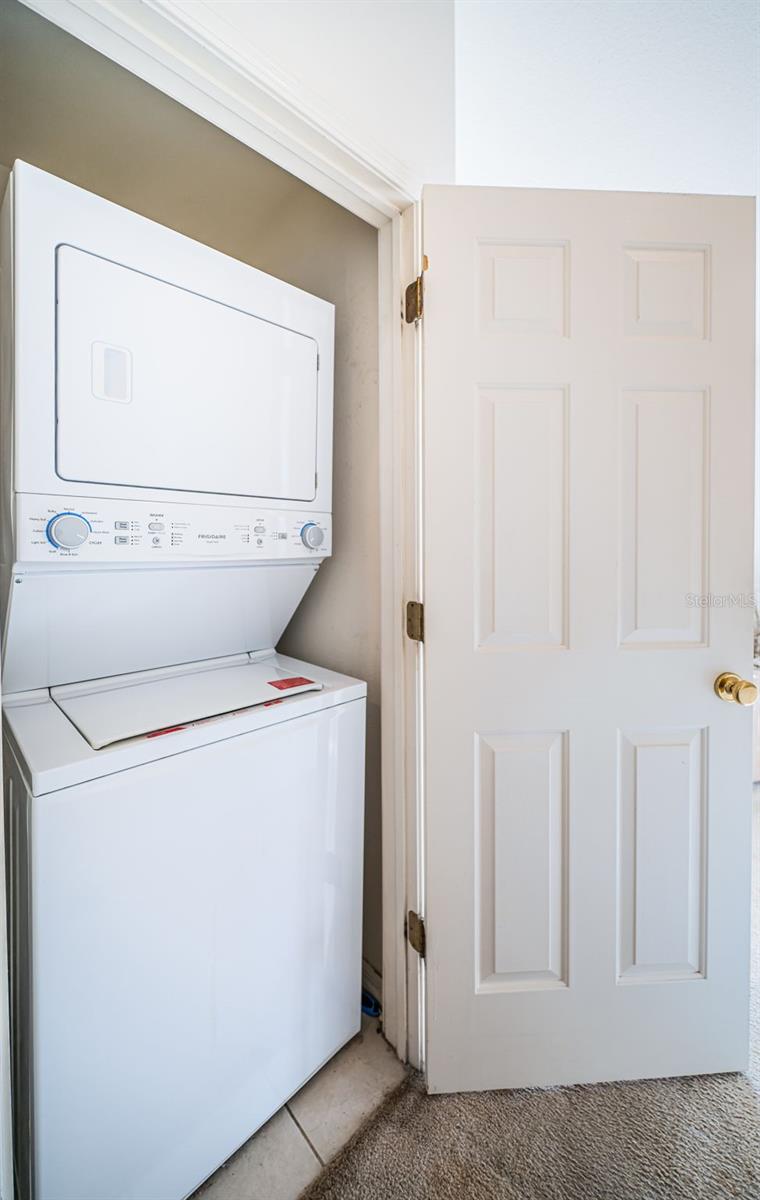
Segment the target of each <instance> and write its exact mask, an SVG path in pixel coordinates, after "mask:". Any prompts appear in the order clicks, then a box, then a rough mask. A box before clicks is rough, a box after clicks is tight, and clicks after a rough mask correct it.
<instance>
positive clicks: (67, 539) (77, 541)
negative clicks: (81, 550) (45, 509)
mask: <svg viewBox="0 0 760 1200" xmlns="http://www.w3.org/2000/svg"><path fill="white" fill-rule="evenodd" d="M45 532H46V533H47V537H48V541H49V542H51V543H52V545H54V546H55V547H56V548H57V549H59V550H76V549H78V547H79V546H83V545H84V543H85V542H86V541H87V539H88V537H89V536H90V534H91V533H92V526H91V525H90V522H89V521H88V520H87V518H86V517H80V515H79V513H71V512H66V513H58V514H57V515H56V516H55V517H52V518H51V520H49V521H48V523H47V529H46V531H45Z"/></svg>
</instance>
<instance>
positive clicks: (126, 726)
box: [4, 656, 365, 1200]
mask: <svg viewBox="0 0 760 1200" xmlns="http://www.w3.org/2000/svg"><path fill="white" fill-rule="evenodd" d="M150 674H152V673H146V675H150ZM155 674H156V675H157V676H158V678H156V679H155V680H150V679H148V678H146V676H145V675H144V676H143V677H142V678H141V679H139V680H138V681H137V682H135V683H130V682H129V681H127V680H124V679H122V680H119V681H114V684H113V686H112V687H111V688H110V689H109V688H108V687H107V686H100V687H98V688H97V689H95V690H90V692H89V693H86V694H84V695H83V694H81V693H79V694H77V693H74V695H71V694H69V695H67V696H65V697H63V698H62V699H61V701H60V703H61V704H64V705H67V706H68V707H69V712H70V714H71V716H73V717H74V718H76V720H77V721H78V722H79V724H80V726H81V729H82V730H83V731H85V732H90V730H95V734H94V735H92V734H91V736H93V740H94V741H97V740H99V739H101V738H102V736H103V730H104V729H106V730H108V733H107V735H106V736H109V737H111V738H114V739H117V740H115V741H114V742H113V743H111V744H110V745H109V746H108V747H107V748H103V749H100V750H95V749H93V747H92V746H91V745H90V742H89V741H88V740H87V737H86V736H85V733H84V732H80V730H79V729H78V728H77V726H76V725H75V724H74V722H73V721H72V719H71V717H70V716H69V715H67V714H66V712H64V711H63V709H62V708H61V707H60V704H59V703H56V700H55V699H54V698H52V697H51V695H50V694H49V693H41V694H39V695H37V696H33V697H29V696H26V697H24V698H23V699H20V700H19V701H18V702H17V703H13V702H11V703H10V704H9V705H8V706H7V707H6V731H7V732H6V743H5V755H4V788H5V796H6V803H7V804H8V805H9V829H10V844H9V847H8V859H9V863H10V870H11V876H12V878H11V885H12V886H11V897H12V900H11V904H12V907H11V914H10V926H11V930H12V946H11V951H12V953H11V959H12V962H13V964H14V968H13V977H12V996H13V1003H14V1009H15V1015H16V1017H17V1018H21V1017H22V1014H26V1017H25V1019H23V1020H21V1019H19V1020H17V1021H16V1022H15V1029H16V1031H17V1042H16V1046H15V1050H16V1056H15V1067H16V1070H15V1072H14V1076H15V1078H14V1084H15V1101H16V1106H17V1113H16V1118H17V1122H18V1123H24V1124H26V1123H28V1124H29V1126H30V1133H31V1135H32V1138H31V1139H30V1140H28V1141H26V1142H21V1143H19V1145H18V1146H17V1170H18V1174H19V1179H20V1181H21V1183H22V1188H23V1187H24V1186H25V1181H26V1184H27V1185H30V1184H31V1183H32V1182H33V1185H34V1190H35V1192H36V1195H38V1196H40V1197H45V1198H47V1200H148V1198H150V1200H175V1198H177V1197H182V1196H185V1195H187V1194H189V1193H190V1192H192V1191H193V1190H194V1189H195V1188H196V1187H197V1186H198V1184H199V1183H200V1182H201V1181H202V1180H203V1179H204V1178H205V1177H206V1176H207V1175H209V1174H210V1173H211V1172H212V1171H213V1170H214V1169H215V1168H216V1167H217V1166H218V1165H219V1164H220V1163H222V1162H224V1160H225V1159H226V1158H228V1157H229V1155H230V1154H231V1153H233V1151H234V1150H236V1149H237V1147H238V1146H239V1145H241V1144H242V1142H244V1141H245V1140H246V1139H247V1138H248V1137H249V1136H250V1134H251V1131H252V1130H254V1129H256V1128H257V1127H258V1126H259V1125H261V1124H262V1123H263V1122H264V1121H265V1120H267V1118H268V1117H269V1116H271V1115H272V1113H273V1112H274V1111H275V1110H276V1109H278V1108H279V1107H280V1106H281V1104H282V1103H283V1102H284V1100H285V1099H287V1098H288V1097H289V1096H290V1095H292V1094H293V1092H295V1091H296V1090H297V1089H298V1088H299V1087H300V1086H301V1084H302V1083H303V1082H304V1081H305V1080H306V1079H307V1078H308V1077H309V1076H310V1075H311V1074H312V1073H313V1072H314V1071H316V1070H317V1069H318V1068H319V1067H320V1066H321V1065H322V1064H323V1063H324V1062H325V1061H326V1060H327V1059H328V1058H330V1056H331V1055H332V1054H334V1053H335V1051H336V1050H337V1049H338V1048H339V1047H340V1046H342V1045H343V1043H344V1042H345V1041H347V1039H349V1038H350V1037H352V1036H353V1035H354V1034H355V1033H356V1032H357V1031H358V1028H359V1019H360V1018H359V992H360V988H361V907H360V905H359V904H358V903H357V898H358V896H359V895H360V894H361V862H362V806H361V797H362V793H363V786H364V755H363V745H364V740H363V731H364V721H365V700H364V696H365V685H364V684H363V683H360V682H359V681H357V680H352V679H348V678H346V677H344V676H340V675H335V674H332V673H331V672H328V671H322V670H319V669H317V668H315V667H312V666H310V665H307V664H305V663H301V662H296V661H294V660H291V659H287V658H283V657H281V656H275V657H273V658H269V659H266V660H264V661H260V662H258V663H250V662H249V663H247V664H246V663H245V661H241V660H240V659H236V660H233V661H232V662H227V663H226V664H224V663H223V664H215V665H211V664H206V666H205V668H203V669H201V670H197V669H195V668H193V669H186V670H185V671H183V672H174V673H171V674H168V675H166V674H165V673H163V677H162V673H161V672H157V673H155ZM248 675H250V676H251V677H252V678H251V679H250V680H248V679H247V678H246V676H248ZM293 679H308V680H311V681H313V682H316V683H318V684H321V685H322V687H321V689H320V690H317V691H303V692H302V693H301V694H297V695H292V694H291V693H292V690H297V688H298V687H299V686H300V687H303V686H304V685H303V684H301V685H298V684H297V685H295V688H291V687H290V686H289V683H288V681H290V680H293ZM269 680H271V681H274V683H276V684H278V685H282V684H283V683H284V685H285V686H284V687H282V688H280V687H277V688H275V687H272V686H271V684H270V685H269V691H270V693H271V696H272V699H274V700H276V701H277V702H276V703H274V704H272V705H271V706H270V707H265V706H264V703H260V704H259V706H258V707H253V708H246V709H244V710H243V711H237V712H235V713H233V714H230V713H228V714H227V715H224V716H212V717H210V718H209V719H203V717H202V716H196V720H195V722H194V723H192V724H190V725H188V726H186V727H185V728H182V729H178V730H174V731H172V732H167V733H165V734H163V735H162V736H155V735H153V736H151V735H150V734H149V735H148V736H147V737H146V736H138V737H133V738H131V739H130V740H124V735H127V736H128V735H129V733H130V732H131V731H132V730H133V729H134V728H136V727H139V726H140V725H141V724H143V725H144V724H145V710H146V707H147V708H148V710H149V711H150V713H151V716H153V715H155V713H156V712H158V711H159V710H160V707H161V704H162V703H165V704H166V706H167V707H166V712H167V714H169V713H171V712H172V711H175V712H176V704H175V703H174V701H175V700H176V694H177V689H178V688H179V691H180V694H184V695H185V697H187V696H188V695H190V700H189V701H187V703H189V705H190V708H191V709H194V712H195V713H196V714H200V713H202V712H203V709H204V699H205V701H206V703H205V707H206V708H207V709H208V711H209V712H210V713H211V712H215V711H217V710H218V709H219V708H220V707H221V708H225V707H228V706H234V705H238V704H239V703H240V701H241V699H244V700H246V699H247V700H250V699H251V698H252V696H253V695H256V694H258V691H259V690H260V689H261V688H262V687H266V686H267V682H268V681H269ZM162 689H163V690H164V692H165V693H166V694H165V695H164V697H163V698H162V696H161V694H160V693H161V691H162ZM64 691H66V689H64ZM151 691H152V692H153V693H154V694H153V695H152V696H151V695H150V693H151ZM156 692H158V695H156V694H155V693H156ZM225 692H226V695H225ZM246 692H248V693H249V694H248V695H246V694H245V693H246ZM288 696H290V697H291V698H286V697H288ZM88 699H92V704H91V705H90V706H89V707H88ZM162 719H163V718H162ZM148 723H152V722H151V721H149V722H148ZM32 1145H33V1147H34V1151H33V1161H32V1156H31V1154H30V1151H31V1147H32Z"/></svg>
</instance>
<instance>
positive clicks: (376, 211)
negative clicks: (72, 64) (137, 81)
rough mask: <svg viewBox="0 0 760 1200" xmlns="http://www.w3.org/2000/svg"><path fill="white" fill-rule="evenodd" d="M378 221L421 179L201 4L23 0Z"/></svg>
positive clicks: (408, 198)
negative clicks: (190, 6)
mask: <svg viewBox="0 0 760 1200" xmlns="http://www.w3.org/2000/svg"><path fill="white" fill-rule="evenodd" d="M22 3H24V4H26V5H27V7H28V8H31V9H34V11H35V12H38V13H39V14H40V15H41V16H43V17H45V18H47V20H49V21H51V22H52V23H53V24H55V25H58V26H60V27H61V28H62V29H64V30H66V32H68V33H71V34H73V35H74V36H75V37H77V38H79V39H80V41H83V42H86V43H87V44H88V45H89V46H92V47H93V49H95V50H98V51H99V52H100V53H101V54H104V55H106V56H107V57H108V58H110V59H112V60H113V61H114V62H116V63H118V64H119V65H120V66H122V67H125V68H126V69H127V70H129V71H131V72H132V73H133V74H135V75H138V76H140V78H142V79H144V80H145V81H146V82H147V83H150V84H152V85H153V86H154V87H157V88H159V89H160V90H161V91H163V92H165V93H166V94H167V95H169V96H171V97H172V98H173V99H174V100H177V101H179V103H181V104H184V105H185V106H186V107H187V108H190V109H192V111H193V112H196V113H198V114H199V115H200V116H202V117H204V118H205V119H206V120H208V121H211V122H213V123H214V124H215V125H218V126H219V128H221V129H224V130H225V132H226V133H229V134H231V135H232V136H233V137H235V138H237V139H238V140H239V141H241V142H244V143H245V144H246V145H247V146H250V147H251V148H252V149H253V150H256V151H258V152H259V153H260V154H263V155H265V156H266V157H267V158H269V159H271V160H272V161H273V162H275V163H277V164H278V166H281V167H283V168H284V169H285V170H287V171H290V172H291V174H293V175H296V176H297V177H298V178H299V179H302V180H303V181H304V182H305V183H308V184H310V185H311V186H312V187H315V188H317V189H318V190H319V191H321V192H323V193H324V194H325V195H328V196H330V197H331V199H334V200H336V201H337V202H338V203H339V204H342V205H344V207H346V208H349V209H350V210H351V211H352V212H355V213H356V214H357V215H358V216H360V217H362V218H364V220H367V221H369V222H370V223H371V224H373V225H381V224H383V223H384V222H385V221H386V220H387V219H388V218H389V217H391V216H393V215H394V214H395V213H398V212H401V211H403V209H405V208H406V207H407V206H408V205H409V204H410V203H412V202H413V200H414V199H415V198H416V196H417V195H418V194H419V191H420V182H421V181H417V180H416V179H414V178H413V174H412V172H411V171H410V170H409V168H407V167H406V166H405V165H404V164H403V163H401V162H399V161H398V160H396V159H394V158H392V157H391V156H389V155H388V154H386V153H384V152H383V151H381V150H380V149H378V147H377V146H373V145H369V144H367V142H366V139H362V138H360V137H359V135H358V134H357V132H356V131H355V130H353V129H351V128H350V125H349V124H348V123H347V122H346V121H345V119H341V117H339V116H338V114H335V113H333V112H330V111H329V110H328V109H327V107H326V106H325V104H324V101H322V100H321V98H319V97H317V96H315V95H313V94H312V93H310V92H309V90H308V89H306V88H304V87H303V86H302V85H301V84H300V83H299V81H298V80H296V79H294V78H293V77H291V76H289V75H288V74H287V73H286V72H285V71H283V70H282V69H281V68H280V67H279V66H278V65H276V64H275V63H273V62H272V61H271V60H268V59H267V58H266V57H265V56H264V55H262V54H261V53H260V52H259V51H258V50H256V49H255V48H254V47H252V46H251V44H250V42H247V41H245V40H244V39H241V38H240V36H239V35H238V34H237V32H236V31H235V30H234V29H233V28H232V27H231V26H230V25H229V24H228V22H226V21H225V20H224V18H222V17H220V16H219V14H218V13H216V12H215V11H214V10H213V7H212V6H211V5H209V4H208V3H205V0H200V2H198V3H194V4H193V5H192V9H190V8H189V7H188V6H187V5H185V4H183V3H182V0H22Z"/></svg>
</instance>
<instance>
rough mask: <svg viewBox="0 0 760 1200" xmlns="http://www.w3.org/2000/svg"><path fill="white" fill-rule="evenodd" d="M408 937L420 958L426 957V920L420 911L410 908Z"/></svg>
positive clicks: (407, 925)
mask: <svg viewBox="0 0 760 1200" xmlns="http://www.w3.org/2000/svg"><path fill="white" fill-rule="evenodd" d="M406 937H407V941H408V942H409V945H410V946H411V947H412V950H416V951H417V953H418V954H419V956H420V958H424V957H425V922H424V921H423V919H422V917H421V916H420V915H419V913H416V912H413V910H412V909H411V908H410V909H409V915H408V916H407V918H406Z"/></svg>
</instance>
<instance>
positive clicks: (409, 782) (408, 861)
mask: <svg viewBox="0 0 760 1200" xmlns="http://www.w3.org/2000/svg"><path fill="white" fill-rule="evenodd" d="M421 216H422V210H421V206H420V205H419V204H417V205H413V206H411V207H409V208H408V209H406V211H405V212H404V213H403V214H402V216H401V221H400V224H401V255H400V257H401V264H402V265H401V273H402V287H401V289H400V292H399V299H400V300H402V299H403V291H404V285H405V284H408V283H410V282H411V281H412V280H413V279H415V278H416V276H417V275H419V274H420V272H421V271H422V261H423V260H422V221H421ZM423 326H424V320H423V322H420V323H418V324H416V325H407V324H406V323H405V321H404V319H403V317H402V320H401V330H402V334H401V364H400V369H401V380H400V384H399V387H398V389H397V390H398V395H399V403H400V404H401V407H402V420H401V422H400V430H399V441H398V447H397V463H398V481H397V483H396V489H397V494H398V499H399V504H400V508H401V511H400V524H399V536H400V538H401V542H402V560H401V569H402V580H403V596H402V612H401V622H402V628H403V626H404V616H405V614H404V606H405V603H406V601H407V600H421V601H423V602H424V600H425V593H424V570H423V528H422V511H423V510H422V484H423V477H422V447H423V441H422V439H423V428H422V375H421V371H422V337H423ZM402 660H403V670H402V673H401V677H400V679H399V680H397V695H398V696H399V697H400V698H401V700H400V701H399V704H400V706H401V704H402V705H403V713H402V726H401V731H400V734H399V741H398V746H399V748H400V750H401V757H402V763H403V775H404V778H403V796H402V801H401V804H400V811H399V817H400V819H401V820H402V821H403V833H402V834H401V835H400V836H401V838H402V845H403V875H404V892H405V897H406V900H405V904H404V913H403V915H404V916H405V915H406V912H407V911H408V910H409V909H410V908H412V909H414V911H415V912H417V913H419V915H420V916H422V917H425V857H424V855H425V820H424V817H425V813H424V796H425V781H424V777H423V769H424V752H423V751H424V746H423V687H424V666H425V647H424V644H420V643H417V642H413V641H410V640H409V638H407V637H406V636H405V633H403V634H402ZM402 919H403V918H402ZM404 974H405V979H406V1012H407V1058H408V1061H409V1062H410V1063H411V1064H412V1066H414V1067H416V1068H417V1069H418V1070H421V1071H424V1069H425V963H424V961H423V960H422V959H421V958H420V957H419V956H418V955H417V953H416V952H415V951H414V950H412V948H411V947H410V946H409V945H408V944H406V943H405V944H404Z"/></svg>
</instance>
